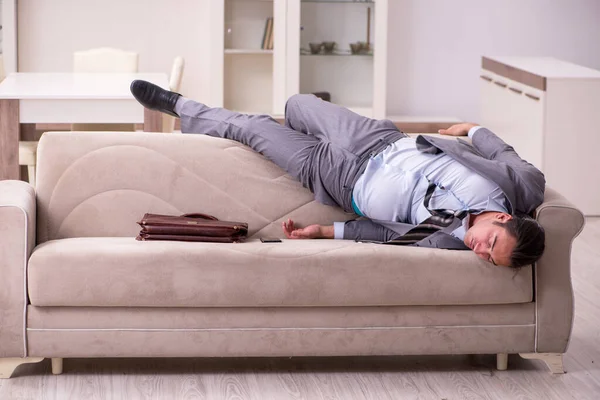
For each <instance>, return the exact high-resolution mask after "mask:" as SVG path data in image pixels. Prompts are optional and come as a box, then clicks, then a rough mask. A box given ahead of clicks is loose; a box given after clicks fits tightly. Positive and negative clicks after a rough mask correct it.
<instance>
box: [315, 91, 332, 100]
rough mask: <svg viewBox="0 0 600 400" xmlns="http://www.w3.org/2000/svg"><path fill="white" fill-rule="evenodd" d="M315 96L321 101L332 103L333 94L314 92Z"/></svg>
mask: <svg viewBox="0 0 600 400" xmlns="http://www.w3.org/2000/svg"><path fill="white" fill-rule="evenodd" d="M313 94H314V95H315V96H317V97H318V98H320V99H323V100H325V101H329V102H331V93H329V92H314V93H313Z"/></svg>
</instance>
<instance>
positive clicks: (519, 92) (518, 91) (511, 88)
mask: <svg viewBox="0 0 600 400" xmlns="http://www.w3.org/2000/svg"><path fill="white" fill-rule="evenodd" d="M509 89H510V90H512V91H513V92H515V93H517V94H521V93H523V91H522V90H519V89H515V88H514V87H509Z"/></svg>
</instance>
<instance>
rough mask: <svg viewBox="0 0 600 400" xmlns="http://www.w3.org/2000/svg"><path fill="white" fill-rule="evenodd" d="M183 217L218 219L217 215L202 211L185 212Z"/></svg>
mask: <svg viewBox="0 0 600 400" xmlns="http://www.w3.org/2000/svg"><path fill="white" fill-rule="evenodd" d="M182 217H186V218H200V219H212V220H213V221H218V220H219V219H218V218H217V217H213V216H212V215H208V214H202V213H191V214H183V215H182Z"/></svg>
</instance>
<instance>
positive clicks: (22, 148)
mask: <svg viewBox="0 0 600 400" xmlns="http://www.w3.org/2000/svg"><path fill="white" fill-rule="evenodd" d="M37 148H38V142H23V141H21V142H19V165H26V166H27V177H28V181H29V184H30V185H31V186H33V187H34V188H35V165H36V162H35V160H36V158H37Z"/></svg>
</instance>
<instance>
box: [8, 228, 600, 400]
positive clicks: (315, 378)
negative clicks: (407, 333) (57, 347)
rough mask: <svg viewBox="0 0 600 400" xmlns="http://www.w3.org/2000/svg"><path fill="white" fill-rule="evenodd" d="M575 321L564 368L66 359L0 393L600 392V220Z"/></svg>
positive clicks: (530, 363)
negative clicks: (554, 371) (57, 368)
mask: <svg viewBox="0 0 600 400" xmlns="http://www.w3.org/2000/svg"><path fill="white" fill-rule="evenodd" d="M573 250H574V251H573V255H572V260H573V279H574V286H575V301H576V314H575V326H574V329H573V336H572V339H571V344H570V347H569V350H568V352H567V354H566V356H565V368H566V370H567V371H568V372H567V373H566V374H565V375H551V374H550V373H549V372H548V370H547V369H546V367H545V365H544V364H543V363H542V362H540V361H534V360H523V359H520V358H519V357H518V356H513V355H511V356H510V357H509V366H508V368H509V369H508V371H502V372H500V371H496V370H495V357H493V356H491V355H490V356H487V355H486V356H420V357H416V356H405V357H341V358H292V359H288V358H263V359H252V358H235V359H234V358H228V359H123V360H120V359H67V360H65V365H64V374H63V375H60V376H53V375H51V374H50V361H49V360H44V361H43V362H42V363H39V364H26V365H21V366H20V367H19V368H18V369H17V370H16V371H15V373H14V375H13V378H12V379H9V380H0V399H2V400H5V399H6V400H8V399H11V400H12V399H36V400H38V399H53V400H54V399H55V400H62V399H85V400H88V399H89V400H92V399H102V400H103V399H127V400H134V399H169V400H171V399H257V400H258V399H260V400H263V399H265V400H266V399H274V400H275V399H276V400H280V399H373V400H382V399H437V400H441V399H448V400H450V399H540V400H546V399H560V400H566V399H577V400H585V399H594V400H595V399H600V306H599V305H598V303H600V218H593V219H588V220H587V225H586V227H585V229H584V231H583V233H582V234H581V236H580V237H579V238H578V239H577V240H576V241H575V243H574V245H573Z"/></svg>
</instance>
